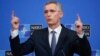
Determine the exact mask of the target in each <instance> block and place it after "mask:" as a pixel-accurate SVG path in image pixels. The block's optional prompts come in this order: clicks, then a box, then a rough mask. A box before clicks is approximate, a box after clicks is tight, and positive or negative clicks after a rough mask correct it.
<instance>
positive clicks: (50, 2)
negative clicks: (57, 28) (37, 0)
mask: <svg viewBox="0 0 100 56" xmlns="http://www.w3.org/2000/svg"><path fill="white" fill-rule="evenodd" d="M49 4H56V5H57V6H58V7H59V10H60V11H62V5H61V4H60V3H59V2H57V1H48V2H47V3H45V6H46V5H49Z"/></svg>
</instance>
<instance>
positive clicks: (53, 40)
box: [51, 31, 56, 56]
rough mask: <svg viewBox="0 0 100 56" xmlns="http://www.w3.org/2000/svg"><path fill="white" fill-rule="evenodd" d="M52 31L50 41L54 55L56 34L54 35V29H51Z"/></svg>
mask: <svg viewBox="0 0 100 56" xmlns="http://www.w3.org/2000/svg"><path fill="white" fill-rule="evenodd" d="M51 33H52V41H51V49H52V56H53V55H54V52H55V47H56V36H55V33H56V32H55V31H51Z"/></svg>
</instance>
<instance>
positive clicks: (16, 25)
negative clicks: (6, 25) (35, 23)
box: [11, 11, 19, 31]
mask: <svg viewBox="0 0 100 56" xmlns="http://www.w3.org/2000/svg"><path fill="white" fill-rule="evenodd" d="M11 18H12V19H11V25H12V31H14V30H18V28H19V18H18V17H17V16H15V15H14V11H12V15H11Z"/></svg>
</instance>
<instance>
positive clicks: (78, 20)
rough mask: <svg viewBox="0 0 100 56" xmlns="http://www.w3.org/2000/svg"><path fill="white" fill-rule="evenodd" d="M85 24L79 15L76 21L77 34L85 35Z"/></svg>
mask: <svg viewBox="0 0 100 56" xmlns="http://www.w3.org/2000/svg"><path fill="white" fill-rule="evenodd" d="M82 29H83V23H82V21H81V19H80V16H79V15H77V20H76V21H75V31H76V32H77V34H82V33H83V30H82Z"/></svg>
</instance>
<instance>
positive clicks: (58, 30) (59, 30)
mask: <svg viewBox="0 0 100 56" xmlns="http://www.w3.org/2000/svg"><path fill="white" fill-rule="evenodd" d="M61 29H62V27H61V25H59V26H58V27H57V28H55V29H51V28H50V27H48V30H49V45H50V46H51V42H52V33H51V31H55V32H56V33H55V37H56V44H57V43H58V39H59V35H60V33H61Z"/></svg>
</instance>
